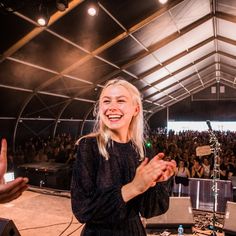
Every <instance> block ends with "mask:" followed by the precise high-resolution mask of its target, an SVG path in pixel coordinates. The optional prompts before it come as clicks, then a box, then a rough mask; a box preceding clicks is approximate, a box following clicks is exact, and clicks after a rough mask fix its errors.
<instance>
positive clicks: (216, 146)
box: [206, 120, 220, 236]
mask: <svg viewBox="0 0 236 236" xmlns="http://www.w3.org/2000/svg"><path fill="white" fill-rule="evenodd" d="M206 123H207V125H208V132H209V135H210V143H211V145H210V146H211V148H212V151H213V154H214V166H213V184H212V191H213V217H212V224H213V228H212V232H211V236H216V235H217V234H216V207H217V195H218V190H219V189H218V188H217V180H219V179H220V157H219V152H220V143H219V142H218V139H217V137H216V135H215V134H214V132H213V130H212V128H211V123H210V121H209V120H207V121H206Z"/></svg>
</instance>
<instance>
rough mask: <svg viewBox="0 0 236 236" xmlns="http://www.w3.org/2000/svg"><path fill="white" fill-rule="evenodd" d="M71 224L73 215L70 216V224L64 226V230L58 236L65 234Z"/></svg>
mask: <svg viewBox="0 0 236 236" xmlns="http://www.w3.org/2000/svg"><path fill="white" fill-rule="evenodd" d="M72 222H73V215H72V216H71V220H70V223H69V224H68V225H67V226H66V228H65V229H64V230H63V231H62V232H61V233H60V234H59V235H58V236H61V235H62V234H63V233H64V232H66V230H67V229H69V228H70V226H71V225H72Z"/></svg>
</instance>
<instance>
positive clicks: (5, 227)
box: [0, 218, 20, 236]
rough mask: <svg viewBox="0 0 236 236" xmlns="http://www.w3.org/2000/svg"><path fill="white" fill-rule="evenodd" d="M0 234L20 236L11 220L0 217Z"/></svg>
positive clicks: (0, 235) (1, 235) (3, 235)
mask: <svg viewBox="0 0 236 236" xmlns="http://www.w3.org/2000/svg"><path fill="white" fill-rule="evenodd" d="M0 236H20V233H19V231H18V230H17V228H16V226H15V224H14V222H13V221H12V220H8V219H4V218H0Z"/></svg>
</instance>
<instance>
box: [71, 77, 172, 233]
mask: <svg viewBox="0 0 236 236" xmlns="http://www.w3.org/2000/svg"><path fill="white" fill-rule="evenodd" d="M144 153H145V152H144V138H143V114H142V102H141V97H140V94H139V91H138V89H137V88H136V87H134V86H133V85H132V84H130V83H129V82H127V81H125V80H122V79H114V80H110V81H108V83H107V84H106V85H105V87H104V89H103V91H102V92H101V95H100V98H99V101H98V106H97V124H96V126H95V131H94V132H93V133H91V134H89V135H87V136H85V137H82V138H81V139H80V140H79V141H78V153H77V159H76V161H75V165H74V170H73V176H72V184H71V199H72V210H73V213H74V215H75V216H76V218H77V219H78V220H79V221H80V222H81V223H86V224H85V227H84V229H83V232H82V235H83V236H91V235H102V236H111V235H112V236H130V235H136V236H144V235H146V232H145V229H144V227H143V225H142V222H141V219H140V215H141V216H143V217H145V218H149V217H153V216H156V215H160V214H162V213H164V212H165V211H166V210H167V209H168V206H169V190H170V177H171V176H172V175H173V174H174V169H175V166H176V165H175V162H174V161H164V160H163V157H164V155H163V154H162V153H159V154H157V155H156V156H155V157H153V158H152V159H151V160H149V159H148V158H145V155H144Z"/></svg>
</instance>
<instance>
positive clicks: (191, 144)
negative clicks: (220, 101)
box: [148, 129, 236, 180]
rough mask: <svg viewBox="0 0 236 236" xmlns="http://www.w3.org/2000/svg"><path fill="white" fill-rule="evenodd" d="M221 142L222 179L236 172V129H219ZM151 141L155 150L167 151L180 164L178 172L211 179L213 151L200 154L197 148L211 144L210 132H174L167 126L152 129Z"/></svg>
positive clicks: (178, 173) (216, 133)
mask: <svg viewBox="0 0 236 236" xmlns="http://www.w3.org/2000/svg"><path fill="white" fill-rule="evenodd" d="M215 135H216V137H217V139H218V142H219V143H220V151H219V158H220V161H219V164H220V179H222V180H229V179H231V177H232V176H233V175H236V132H230V131H227V132H225V131H216V132H215ZM148 142H149V143H151V145H152V148H153V149H154V150H155V152H156V153H158V152H164V153H165V154H166V156H167V158H169V159H174V160H175V161H176V163H177V165H178V166H177V169H176V175H177V176H184V177H191V178H205V179H209V178H212V174H213V165H214V154H213V153H212V154H210V155H203V156H197V153H196V149H197V148H198V147H202V146H205V145H209V144H210V136H209V133H208V132H207V131H206V132H198V131H182V132H178V133H177V132H174V131H172V130H171V131H169V132H167V130H165V129H157V130H155V131H152V133H151V135H150V136H149V139H148Z"/></svg>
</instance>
